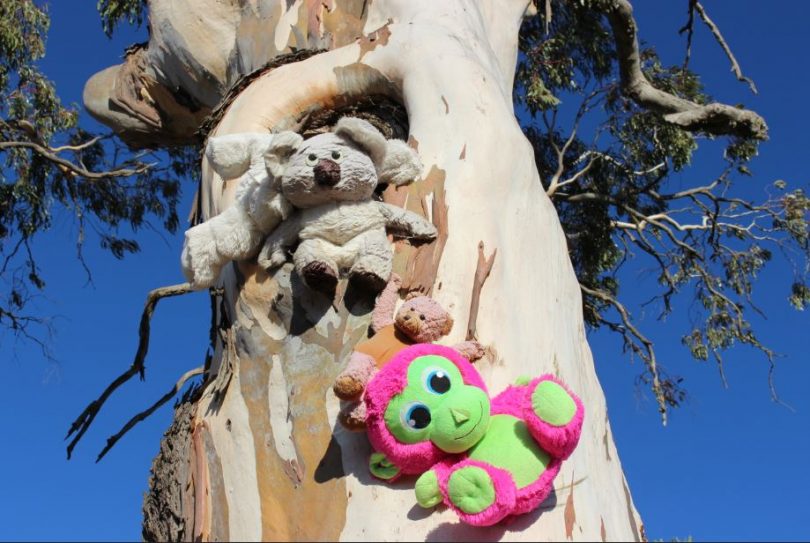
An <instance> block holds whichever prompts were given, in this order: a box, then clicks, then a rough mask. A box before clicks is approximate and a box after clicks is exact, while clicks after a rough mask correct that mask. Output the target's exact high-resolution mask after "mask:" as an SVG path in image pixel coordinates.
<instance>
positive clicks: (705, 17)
mask: <svg viewBox="0 0 810 543" xmlns="http://www.w3.org/2000/svg"><path fill="white" fill-rule="evenodd" d="M694 5H695V9H696V10H697V12H698V14H700V18H701V19H703V22H704V23H706V26H708V27H709V30H711V31H712V34H713V35H714V39H715V40H717V43H719V44H720V47H722V48H723V52H725V54H726V56H727V57H728V60H729V61H730V62H731V71H733V72H734V75H736V76H737V80H738V81H742V82H744V83H748V86H749V87H750V88H751V92H753V93H754V94H757V87H756V85H754V82H753V81H752V80H751V79H750V78H748V77H745V76H744V75H743V73H742V69H741V68H740V63H739V62H737V59H736V58H734V53H732V52H731V48H730V47H729V46H728V43H726V40H725V39H724V38H723V35H722V34H721V33H720V29H719V28H718V27H717V25H716V24H714V21H712V20H711V19H709V15H708V14H707V13H706V10H705V9H704V8H703V5H702V4H701V3H700V2H695V3H694Z"/></svg>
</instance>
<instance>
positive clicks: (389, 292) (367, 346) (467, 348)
mask: <svg viewBox="0 0 810 543" xmlns="http://www.w3.org/2000/svg"><path fill="white" fill-rule="evenodd" d="M401 284H402V279H401V278H400V277H399V275H397V274H396V273H392V274H391V280H390V281H389V282H388V285H386V287H385V289H383V291H382V292H381V293H380V296H379V297H378V298H377V302H376V303H375V304H374V310H373V311H372V313H371V329H372V331H373V332H374V335H373V336H372V337H371V338H369V339H367V340H365V341H361V342H360V343H358V344H357V345H355V347H354V351H353V352H352V354H351V356H350V358H349V361H348V363H347V364H346V367H345V369H344V370H343V371H342V372H341V373H340V374H339V375H338V376H337V379H336V380H335V384H334V387H333V390H334V391H335V395H336V396H337V397H338V398H340V399H341V400H345V401H347V402H349V403H348V404H346V405H344V407H343V409H341V411H340V414H339V416H338V420H339V421H340V423H341V424H342V425H343V426H344V427H345V428H347V429H349V430H363V429H365V427H366V422H365V418H366V416H365V413H366V404H365V403H364V402H363V401H362V394H363V391H364V390H365V388H366V384H367V383H368V381H369V380H370V379H371V378H372V377H373V376H374V374H375V373H376V372H377V371H378V370H379V368H381V367H383V366H384V365H385V364H386V363H388V361H389V360H391V359H392V358H393V357H394V356H396V355H397V354H398V353H399V352H400V351H401V350H402V349H404V348H405V347H408V346H410V345H413V344H415V343H432V342H434V341H438V340H439V339H441V338H442V337H444V336H446V335H447V334H449V333H450V331H451V330H452V328H453V318H452V317H451V316H450V314H449V313H448V312H447V311H445V309H444V308H443V307H442V306H441V305H440V304H439V303H438V302H437V301H436V300H434V299H433V298H430V297H429V296H423V295H420V294H418V293H412V294H409V295H408V297H407V298H406V299H405V303H403V304H402V306H401V307H400V308H399V311H395V310H396V304H397V301H398V300H399V295H398V291H399V287H400V285H401ZM453 348H454V349H455V350H456V351H458V352H459V353H460V354H461V355H462V356H464V357H465V358H466V359H467V360H469V361H471V362H474V361H475V360H478V359H479V358H481V357H482V356H484V349H483V347H482V346H481V344H480V343H478V342H477V341H463V342H461V343H457V344H456V345H454V346H453Z"/></svg>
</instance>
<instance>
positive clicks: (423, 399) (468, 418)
mask: <svg viewBox="0 0 810 543" xmlns="http://www.w3.org/2000/svg"><path fill="white" fill-rule="evenodd" d="M434 370H439V371H442V372H444V374H445V375H446V377H447V378H448V379H449V381H450V387H449V389H448V390H447V391H446V392H445V393H442V394H437V393H433V392H430V390H429V387H428V386H427V385H426V383H427V381H428V380H429V377H430V375H431V372H433V371H434ZM416 405H420V406H422V407H424V408H425V409H427V410H428V411H429V415H430V423H429V424H428V425H427V426H425V427H424V428H413V427H411V426H408V425H407V423H406V420H407V413H408V410H409V409H411V408H413V407H414V406H416ZM384 417H385V425H386V426H387V427H388V430H389V431H390V432H391V433H392V434H393V435H394V437H396V438H397V440H399V441H400V442H402V443H419V442H422V441H427V440H430V441H432V442H433V443H435V444H436V446H437V447H439V448H440V449H442V450H444V451H446V452H450V453H459V452H463V451H466V450H467V449H469V448H470V447H472V446H473V445H474V444H475V443H476V442H478V440H479V439H481V437H482V436H483V435H484V433H486V431H487V428H488V425H489V398H488V397H487V394H486V392H484V391H483V390H481V389H480V388H478V387H475V386H470V385H465V384H464V381H463V379H462V377H461V373H460V372H459V371H458V368H456V366H455V364H453V363H452V362H451V361H450V360H447V359H446V358H444V357H442V356H437V355H427V356H421V357H419V358H417V359H415V360H414V361H413V362H412V363H411V365H410V366H409V368H408V384H407V386H406V387H405V389H404V390H403V391H402V392H401V393H400V394H397V395H396V396H394V398H392V399H391V401H390V402H389V404H388V407H387V408H386V410H385V415H384Z"/></svg>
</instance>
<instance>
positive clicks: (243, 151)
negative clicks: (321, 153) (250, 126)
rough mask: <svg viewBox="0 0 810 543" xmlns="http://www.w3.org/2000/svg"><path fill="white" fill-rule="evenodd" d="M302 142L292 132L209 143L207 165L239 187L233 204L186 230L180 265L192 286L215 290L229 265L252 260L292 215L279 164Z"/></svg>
mask: <svg viewBox="0 0 810 543" xmlns="http://www.w3.org/2000/svg"><path fill="white" fill-rule="evenodd" d="M302 141H303V138H302V137H301V136H299V135H298V134H295V133H294V132H284V133H283V134H270V133H267V134H261V133H241V134H229V135H226V136H215V137H212V138H211V139H210V140H208V145H206V148H205V156H206V158H207V159H208V163H209V164H210V165H211V167H212V168H213V170H214V171H215V172H216V173H217V174H218V175H219V176H220V177H221V178H222V179H223V180H228V179H238V181H237V182H238V185H237V188H236V194H235V197H234V202H233V204H231V205H230V206H228V207H227V208H225V210H223V211H222V213H220V214H219V215H216V216H214V217H212V218H210V219H208V220H207V221H205V222H204V223H201V224H198V225H196V226H193V227H191V228H189V229H188V230H187V231H186V235H185V239H184V241H183V253H182V255H181V257H180V264H181V266H182V269H183V275H185V276H186V279H187V280H188V281H189V283H191V286H192V287H194V288H198V289H200V288H208V287H210V286H211V285H213V284H214V283H215V282H216V281H217V278H218V277H219V274H220V272H221V270H222V267H223V266H224V265H225V264H226V263H227V262H229V261H231V260H245V259H249V258H254V257H255V256H256V253H257V252H258V251H259V248H260V247H261V244H262V240H264V238H265V236H266V235H267V234H268V233H270V232H271V231H272V230H273V229H274V228H275V227H276V226H277V225H278V223H280V222H281V220H282V219H283V218H285V217H286V216H287V215H289V214H290V213H291V212H292V205H290V203H289V202H287V200H286V199H285V198H284V197H283V196H282V195H281V187H280V184H279V178H280V175H281V162H282V161H285V160H286V158H287V155H288V154H289V153H291V152H292V151H293V150H294V149H296V148H297V147H298V146H299V145H300V144H301V142H302Z"/></svg>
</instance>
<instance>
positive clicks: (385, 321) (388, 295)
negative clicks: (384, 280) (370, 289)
mask: <svg viewBox="0 0 810 543" xmlns="http://www.w3.org/2000/svg"><path fill="white" fill-rule="evenodd" d="M401 284H402V278H401V277H400V276H399V275H397V274H396V273H392V274H391V279H389V280H388V284H387V285H385V288H384V289H383V291H382V292H381V293H380V295H379V297H378V298H377V302H376V303H375V304H374V311H372V312H371V329H372V330H373V331H374V332H377V331H379V330H380V329H382V328H385V327H386V326H390V325H392V324H394V309H396V307H397V300H399V295H398V292H399V286H400V285H401Z"/></svg>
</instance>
